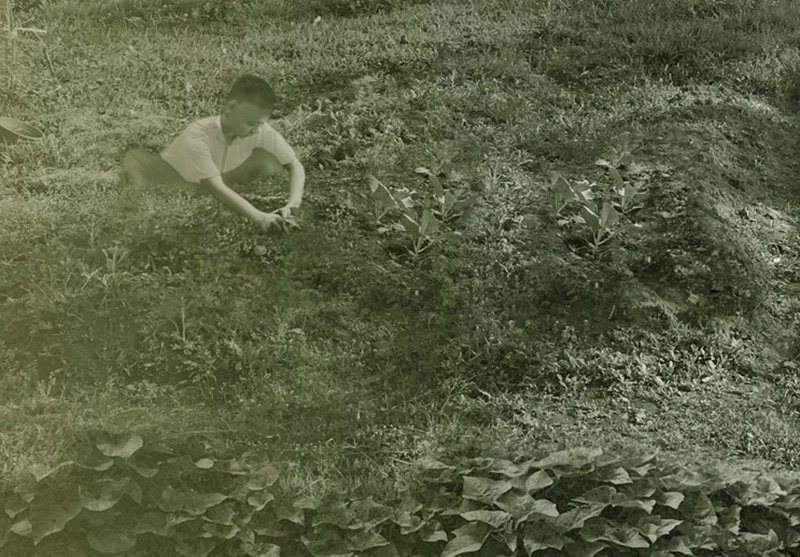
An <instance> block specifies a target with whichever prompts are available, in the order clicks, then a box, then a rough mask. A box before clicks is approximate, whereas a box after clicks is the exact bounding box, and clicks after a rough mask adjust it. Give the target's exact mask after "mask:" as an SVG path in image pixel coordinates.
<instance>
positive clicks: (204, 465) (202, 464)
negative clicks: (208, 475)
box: [194, 458, 214, 470]
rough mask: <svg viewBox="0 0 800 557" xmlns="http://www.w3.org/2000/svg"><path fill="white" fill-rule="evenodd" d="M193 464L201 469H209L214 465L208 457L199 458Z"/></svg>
mask: <svg viewBox="0 0 800 557" xmlns="http://www.w3.org/2000/svg"><path fill="white" fill-rule="evenodd" d="M194 465H195V466H196V467H198V468H200V469H201V470H210V469H211V468H213V467H214V461H213V460H211V459H210V458H201V459H200V460H198V461H197V462H195V463H194Z"/></svg>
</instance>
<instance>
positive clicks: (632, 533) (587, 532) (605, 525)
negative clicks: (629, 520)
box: [581, 517, 650, 549]
mask: <svg viewBox="0 0 800 557" xmlns="http://www.w3.org/2000/svg"><path fill="white" fill-rule="evenodd" d="M581 538H583V540H584V541H587V542H596V541H608V542H613V543H616V544H618V545H621V546H623V547H630V548H632V549H645V548H648V547H650V544H649V543H647V540H646V539H644V537H642V535H641V534H640V533H639V531H638V530H636V529H635V528H633V527H632V526H630V525H628V524H616V523H613V522H611V521H609V520H606V519H604V518H600V517H594V518H590V519H589V520H587V521H586V524H585V525H584V526H583V528H582V529H581Z"/></svg>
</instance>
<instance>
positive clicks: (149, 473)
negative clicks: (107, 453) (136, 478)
mask: <svg viewBox="0 0 800 557" xmlns="http://www.w3.org/2000/svg"><path fill="white" fill-rule="evenodd" d="M108 460H109V462H111V463H112V464H113V463H114V461H113V460H111V459H108ZM125 464H127V465H128V466H130V467H131V468H132V469H133V470H134V471H135V472H136V473H137V474H139V475H140V476H141V477H143V478H152V477H153V476H155V475H156V474H158V468H150V467H149V466H145V465H144V464H140V463H139V462H137V461H136V459H134V458H129V459H128V460H126V461H125Z"/></svg>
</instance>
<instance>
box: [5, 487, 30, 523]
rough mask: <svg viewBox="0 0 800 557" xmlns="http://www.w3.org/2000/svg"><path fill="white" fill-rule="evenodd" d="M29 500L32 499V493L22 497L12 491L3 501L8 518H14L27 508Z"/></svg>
mask: <svg viewBox="0 0 800 557" xmlns="http://www.w3.org/2000/svg"><path fill="white" fill-rule="evenodd" d="M31 501H33V495H32V494H30V495H25V496H24V497H23V496H22V495H20V494H19V493H12V494H11V495H10V496H8V497H7V498H6V501H5V511H6V514H7V515H8V516H9V518H14V517H15V516H17V515H18V514H19V513H21V512H22V511H24V510H26V509H27V508H29V507H30V503H31Z"/></svg>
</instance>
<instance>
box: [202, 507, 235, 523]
mask: <svg viewBox="0 0 800 557" xmlns="http://www.w3.org/2000/svg"><path fill="white" fill-rule="evenodd" d="M234 516H236V510H235V509H234V506H233V504H231V503H223V504H222V505H217V506H216V507H211V508H210V509H208V511H206V513H205V514H204V515H203V520H208V521H209V522H213V523H215V524H222V525H224V526H230V525H231V524H233V517H234Z"/></svg>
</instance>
